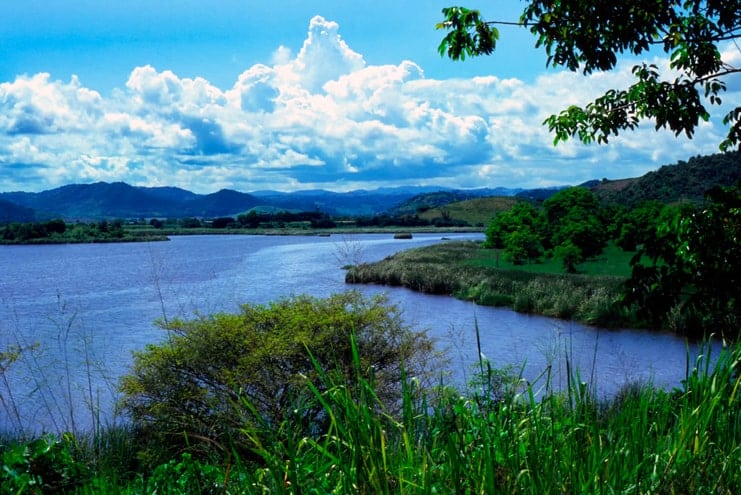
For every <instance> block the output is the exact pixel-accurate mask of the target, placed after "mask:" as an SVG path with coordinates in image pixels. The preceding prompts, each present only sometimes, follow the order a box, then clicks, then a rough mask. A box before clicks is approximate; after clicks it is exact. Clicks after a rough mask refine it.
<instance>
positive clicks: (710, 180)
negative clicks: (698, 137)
mask: <svg viewBox="0 0 741 495" xmlns="http://www.w3.org/2000/svg"><path fill="white" fill-rule="evenodd" d="M739 181H741V160H739V154H738V153H718V154H715V155H708V156H696V157H693V158H690V159H689V160H687V161H686V162H685V161H680V162H679V163H676V164H674V165H665V166H663V167H661V168H659V169H658V170H656V171H654V172H649V173H647V174H646V175H643V176H641V177H638V178H635V179H625V180H617V181H610V180H603V181H600V182H596V183H595V184H593V185H591V189H592V192H594V194H595V195H596V196H597V197H598V198H599V199H600V201H601V202H602V203H608V204H618V205H621V206H624V207H626V208H635V207H637V206H640V205H641V204H643V203H645V202H646V201H659V202H661V203H664V204H669V203H681V202H688V201H689V202H692V203H701V202H702V201H704V199H705V193H707V191H709V190H710V189H712V188H714V187H718V186H732V185H734V184H737V183H738V182H739Z"/></svg>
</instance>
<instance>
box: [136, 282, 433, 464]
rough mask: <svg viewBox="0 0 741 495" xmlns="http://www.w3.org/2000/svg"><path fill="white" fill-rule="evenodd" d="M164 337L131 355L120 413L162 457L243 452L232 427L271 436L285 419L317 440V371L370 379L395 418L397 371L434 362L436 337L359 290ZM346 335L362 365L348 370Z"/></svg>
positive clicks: (182, 325) (182, 327) (190, 324)
mask: <svg viewBox="0 0 741 495" xmlns="http://www.w3.org/2000/svg"><path fill="white" fill-rule="evenodd" d="M167 330H168V331H169V333H170V338H169V339H168V340H167V341H166V342H164V343H163V344H161V345H150V346H149V347H148V348H147V349H146V350H145V351H142V352H139V353H137V354H135V358H134V367H133V371H132V374H131V375H129V376H126V377H124V379H123V381H122V391H123V393H124V399H123V406H124V409H125V411H127V412H128V413H129V414H130V416H131V418H132V420H133V422H134V424H135V425H136V426H137V427H138V428H140V429H141V432H142V434H143V435H144V438H147V439H149V440H150V441H151V442H154V444H153V445H152V447H154V449H152V451H153V452H160V453H163V452H164V453H167V452H168V451H169V452H173V451H174V452H177V451H179V450H180V449H182V448H184V447H185V446H186V445H188V446H189V447H190V450H191V451H193V450H194V448H196V447H198V448H200V449H201V450H202V451H204V452H210V453H214V452H216V451H218V450H219V449H227V450H228V449H229V448H233V449H236V450H237V452H238V453H240V454H242V455H244V453H245V452H248V451H249V448H250V445H244V444H240V443H239V442H240V441H239V440H238V439H239V438H243V437H242V436H240V435H238V434H236V432H237V431H238V430H240V429H243V428H245V427H246V426H247V427H259V428H263V429H264V431H265V432H266V435H267V434H272V432H273V431H275V430H276V429H277V427H278V426H279V425H280V424H281V423H282V422H283V420H284V419H285V418H286V417H287V415H291V417H292V423H293V424H297V423H298V424H302V425H303V427H302V430H303V431H300V432H296V434H298V435H317V434H320V433H322V431H323V429H324V428H325V424H326V420H327V418H326V415H323V411H322V408H321V407H320V406H319V405H318V404H317V401H316V400H315V397H314V396H313V394H311V393H310V387H309V385H310V384H311V385H312V386H314V387H318V388H321V384H320V381H319V380H318V377H317V372H316V369H317V368H316V366H315V364H318V366H319V368H321V369H323V370H329V371H331V372H333V373H337V374H338V376H340V377H345V379H346V380H347V381H348V382H349V381H350V380H351V378H353V376H352V375H353V373H361V374H363V375H364V376H365V375H367V377H372V379H373V382H374V383H375V384H376V387H375V388H376V393H377V394H378V397H379V399H380V401H381V402H382V403H383V404H385V405H386V407H388V408H389V410H391V411H393V410H394V407H395V405H396V404H397V402H398V400H399V397H400V395H401V384H402V382H403V380H402V379H401V377H402V375H403V373H404V372H406V373H407V374H408V375H409V376H415V375H423V374H424V373H425V370H426V369H427V361H428V359H430V358H432V357H433V355H434V352H433V342H432V340H431V339H430V338H428V337H427V335H426V334H425V333H424V332H414V331H412V330H410V329H409V328H407V327H405V326H404V325H403V324H402V322H401V319H400V315H399V312H398V310H397V309H396V308H395V307H393V306H390V305H388V304H387V302H386V300H385V299H384V298H383V297H375V298H372V299H367V298H364V297H362V296H361V295H360V294H359V293H357V292H349V293H344V294H340V295H335V296H332V297H330V298H328V299H316V298H312V297H308V296H301V297H294V298H289V299H284V300H280V301H278V302H274V303H271V304H269V305H264V306H262V305H244V306H242V308H241V311H240V312H239V313H236V314H216V315H212V316H208V317H200V318H197V319H194V320H190V321H184V320H179V321H174V322H171V323H170V324H169V325H168V326H167ZM351 335H353V336H354V338H355V340H356V341H357V347H358V352H359V359H360V364H361V365H360V366H359V367H358V366H353V364H352V352H351V348H350V342H351V340H352V339H351V338H350V336H351ZM248 404H249V407H248V406H247V405H248ZM296 416H298V419H299V421H296ZM235 442H237V444H236V445H235V444H234V443H235ZM150 460H151V461H154V462H159V461H161V459H154V458H153V459H150Z"/></svg>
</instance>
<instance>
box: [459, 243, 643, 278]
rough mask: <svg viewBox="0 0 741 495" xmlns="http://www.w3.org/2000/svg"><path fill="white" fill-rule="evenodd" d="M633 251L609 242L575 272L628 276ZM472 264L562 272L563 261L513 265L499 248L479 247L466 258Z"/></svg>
mask: <svg viewBox="0 0 741 495" xmlns="http://www.w3.org/2000/svg"><path fill="white" fill-rule="evenodd" d="M634 254H635V253H633V252H626V251H623V250H622V249H621V248H619V247H617V246H616V245H615V243H613V242H610V243H609V244H608V245H607V246H606V247H605V249H604V251H603V252H602V254H600V255H599V256H597V257H596V258H594V259H589V260H587V261H584V262H583V263H579V264H578V265H577V266H576V269H577V272H578V273H582V274H586V275H610V276H618V277H629V276H630V273H631V270H630V259H631V258H632V257H633V255H634ZM468 263H470V264H471V265H474V266H483V267H490V268H497V267H498V268H501V269H503V270H522V271H524V272H529V273H554V274H561V273H564V268H563V263H562V262H561V260H559V259H557V258H544V259H542V260H541V261H539V262H537V263H528V264H524V265H513V264H512V263H511V262H509V261H507V260H506V259H505V257H504V256H502V253H501V250H499V249H484V248H482V249H480V250H479V252H478V253H477V255H476V256H475V257H474V258H473V259H470V260H468Z"/></svg>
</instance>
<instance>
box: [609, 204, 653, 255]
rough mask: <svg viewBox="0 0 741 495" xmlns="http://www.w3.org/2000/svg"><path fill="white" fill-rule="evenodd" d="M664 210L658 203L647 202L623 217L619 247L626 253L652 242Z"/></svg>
mask: <svg viewBox="0 0 741 495" xmlns="http://www.w3.org/2000/svg"><path fill="white" fill-rule="evenodd" d="M664 208H665V206H664V205H663V204H661V203H659V202H658V201H647V202H645V203H643V204H642V205H640V206H639V207H638V208H635V209H633V210H630V211H629V212H627V213H626V214H625V215H623V217H622V218H621V219H620V231H619V232H617V239H616V243H617V245H618V246H620V247H621V248H623V249H624V250H626V251H635V250H636V249H638V246H639V245H642V244H645V243H647V242H651V237H652V236H653V235H654V233H655V232H656V228H657V227H658V221H659V216H660V215H661V212H662V210H663V209H664Z"/></svg>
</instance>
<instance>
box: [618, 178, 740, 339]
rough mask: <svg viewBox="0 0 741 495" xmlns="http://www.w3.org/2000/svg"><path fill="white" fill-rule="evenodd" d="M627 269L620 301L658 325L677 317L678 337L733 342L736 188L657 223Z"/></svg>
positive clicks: (737, 270) (736, 317)
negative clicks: (630, 270)
mask: <svg viewBox="0 0 741 495" xmlns="http://www.w3.org/2000/svg"><path fill="white" fill-rule="evenodd" d="M644 257H646V258H648V259H649V260H650V262H651V263H650V264H645V263H644V262H643V258H644ZM632 265H633V275H632V277H631V278H630V280H629V281H628V282H627V284H626V298H625V300H626V303H628V304H635V305H637V306H638V308H639V310H640V311H641V312H642V313H643V314H645V315H646V316H647V317H649V318H651V319H652V320H653V321H655V322H657V323H659V324H666V323H667V318H668V316H669V315H672V314H674V315H675V317H676V314H677V313H678V314H679V315H681V318H680V319H679V321H681V322H682V324H681V326H680V327H679V328H675V330H678V331H681V332H682V333H690V334H696V335H702V334H703V333H707V332H718V333H721V334H722V335H723V336H725V337H728V338H731V339H734V340H736V339H738V338H739V328H741V299H740V295H739V287H741V186H736V187H734V188H718V189H714V190H712V191H710V192H709V193H708V201H707V203H706V204H705V205H704V206H702V207H698V208H695V207H692V206H689V205H688V206H685V207H684V208H682V209H677V210H676V214H675V215H674V216H673V217H672V218H670V219H669V220H666V221H663V222H660V223H659V226H658V228H657V230H656V234H655V235H654V236H653V237H649V238H648V239H647V242H645V244H644V245H643V248H642V249H641V250H639V252H638V253H637V254H636V256H635V258H634V260H633V261H632Z"/></svg>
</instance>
